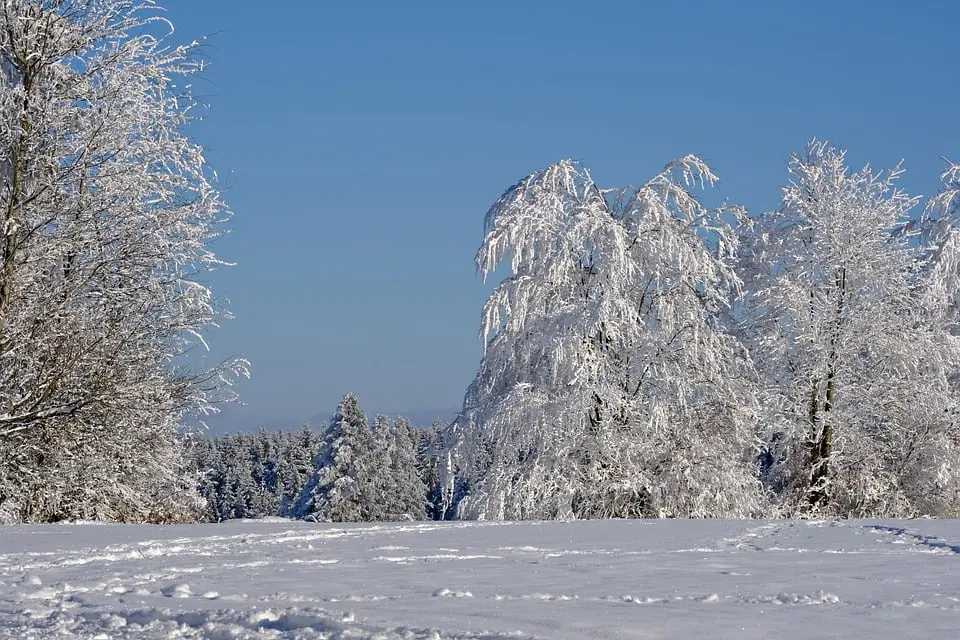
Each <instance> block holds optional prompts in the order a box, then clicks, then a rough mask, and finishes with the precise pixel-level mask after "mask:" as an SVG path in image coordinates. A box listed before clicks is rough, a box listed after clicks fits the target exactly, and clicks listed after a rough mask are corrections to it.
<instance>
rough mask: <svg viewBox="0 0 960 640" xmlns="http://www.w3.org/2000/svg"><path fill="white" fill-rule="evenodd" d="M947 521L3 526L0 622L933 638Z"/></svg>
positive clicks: (306, 632)
mask: <svg viewBox="0 0 960 640" xmlns="http://www.w3.org/2000/svg"><path fill="white" fill-rule="evenodd" d="M958 628H960V522H957V521H938V520H911V521H856V520H849V521H777V522H758V521H716V520H707V521H694V520H669V521H664V520H660V521H649V520H631V521H588V522H571V523H558V522H549V523H548V522H543V523H541V522H525V523H419V524H412V523H409V524H386V525H382V524H381V525H369V524H366V525H364V524H358V525H335V524H306V523H299V522H250V521H247V522H241V521H236V522H227V523H224V524H219V525H193V526H176V527H175V526H169V527H153V526H113V525H90V526H73V525H52V526H18V527H6V528H3V529H0V637H5V638H6V637H9V638H35V639H40V638H58V637H63V638H97V639H103V640H108V639H109V640H112V639H119V638H131V639H132V638H157V639H159V638H210V639H226V638H231V639H232V638H276V639H280V638H303V639H318V638H325V639H334V638H337V639H341V638H342V639H347V638H356V639H395V638H404V639H414V638H417V639H419V638H424V639H440V638H472V639H478V638H487V639H491V640H492V639H495V638H521V639H522V638H559V639H581V638H583V639H588V638H597V639H605V638H771V637H777V638H790V637H793V638H807V637H818V638H830V637H835V638H886V637H898V638H909V637H916V638H930V637H944V638H947V637H953V636H954V634H955V633H956V630H957V629H958Z"/></svg>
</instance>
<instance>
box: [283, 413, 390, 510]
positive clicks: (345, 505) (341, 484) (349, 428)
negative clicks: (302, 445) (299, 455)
mask: <svg viewBox="0 0 960 640" xmlns="http://www.w3.org/2000/svg"><path fill="white" fill-rule="evenodd" d="M372 440H373V438H372V435H371V432H370V427H369V425H368V424H367V418H366V415H365V414H364V413H363V410H362V409H361V408H360V404H359V402H358V401H357V397H356V396H354V395H353V394H347V395H345V396H344V397H343V400H342V401H341V402H340V406H339V407H338V408H337V412H336V414H335V415H334V416H333V419H332V420H331V423H330V427H329V429H328V430H327V434H326V438H325V440H324V443H323V445H322V447H321V449H320V452H319V454H318V455H317V458H316V460H315V462H314V467H315V469H316V472H315V474H314V477H313V478H312V479H311V480H310V482H308V483H307V485H306V486H305V487H304V489H303V492H302V493H301V497H300V500H299V504H298V506H297V509H296V514H297V516H298V517H300V518H305V519H310V520H329V521H333V522H358V521H360V520H362V519H363V516H364V513H363V510H362V506H363V496H362V494H361V484H360V482H358V480H360V481H362V480H363V478H359V479H358V477H357V476H358V471H359V469H360V465H361V462H360V459H361V456H363V455H364V452H366V451H369V450H370V448H371V446H372V444H373V443H372Z"/></svg>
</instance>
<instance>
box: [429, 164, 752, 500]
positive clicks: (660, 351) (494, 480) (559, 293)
mask: <svg viewBox="0 0 960 640" xmlns="http://www.w3.org/2000/svg"><path fill="white" fill-rule="evenodd" d="M715 179H716V177H715V176H714V174H713V173H712V172H711V170H710V169H709V168H708V167H707V166H706V165H705V164H704V163H703V162H702V161H700V160H699V159H698V158H696V157H694V156H687V157H684V158H681V159H678V160H676V161H674V162H671V163H669V164H668V165H667V166H666V167H665V168H664V170H663V171H662V172H660V173H658V174H657V175H656V176H654V178H652V179H651V180H649V181H648V182H646V183H645V184H643V185H642V186H640V187H639V188H633V187H630V188H625V189H616V190H601V189H600V188H599V187H598V186H597V185H596V184H595V183H594V181H593V179H592V177H591V176H590V173H589V171H587V169H585V168H584V167H582V166H581V165H579V164H577V163H575V162H571V161H562V162H559V163H557V164H555V165H552V166H550V167H548V168H546V169H544V170H542V171H537V172H535V173H533V174H531V175H530V176H528V177H527V178H525V179H524V180H522V181H521V182H520V183H518V184H517V185H515V186H513V187H511V188H510V189H508V190H507V191H506V192H505V193H504V194H503V195H502V196H501V197H500V199H499V200H497V202H496V203H495V204H494V205H493V207H492V208H491V209H490V211H489V212H488V213H487V216H486V224H485V228H486V235H485V238H484V241H483V243H482V245H481V247H480V250H479V251H478V253H477V267H478V270H479V271H480V272H481V273H482V274H483V275H484V276H487V275H489V274H491V273H492V272H494V270H495V269H497V267H498V265H500V263H501V262H502V261H504V260H506V259H507V258H508V256H509V264H510V271H511V274H510V275H509V276H508V277H507V278H505V279H504V280H503V281H502V282H501V283H500V284H499V285H498V286H497V287H496V288H495V290H494V291H493V293H492V294H491V295H490V298H489V299H488V301H487V303H486V305H485V306H484V309H483V314H482V334H483V337H484V340H485V354H484V358H483V361H482V363H481V366H480V371H479V372H478V374H477V377H476V379H475V380H474V382H473V383H472V384H471V386H470V388H469V389H468V391H467V394H466V397H465V400H464V410H463V412H462V414H461V415H460V417H459V418H458V419H457V421H455V423H454V424H453V425H452V426H451V427H450V428H449V429H448V430H447V432H446V433H445V434H444V438H445V439H446V440H447V442H448V443H449V445H450V451H451V453H452V456H453V457H452V459H451V464H450V465H449V467H452V468H453V469H455V470H456V472H457V473H458V475H459V477H460V479H461V481H465V482H467V483H468V484H469V491H470V495H469V496H468V498H467V499H465V500H464V501H463V502H462V503H461V505H460V515H461V517H475V518H488V519H504V518H511V519H512V518H569V517H577V518H588V517H613V516H628V517H629V516H651V515H653V516H656V515H661V516H665V515H677V516H681V515H689V516H743V515H750V514H754V513H757V511H758V510H759V509H760V508H761V501H760V499H759V496H760V493H759V489H758V483H757V481H756V473H755V470H754V468H753V465H752V463H751V462H750V459H751V457H752V455H753V454H752V447H753V433H754V432H753V429H754V425H755V423H754V420H755V416H756V414H757V409H756V402H755V398H754V396H753V393H752V386H751V380H750V378H749V374H750V370H749V367H747V366H746V365H745V361H746V358H745V357H744V354H743V353H742V351H741V350H740V348H739V347H738V343H737V341H736V340H734V339H733V338H731V336H729V335H727V334H725V333H724V332H722V331H720V330H719V328H718V326H717V321H716V319H717V317H718V316H719V313H720V312H721V311H722V310H724V309H725V308H726V307H727V306H728V305H729V302H730V299H731V296H733V295H734V294H735V293H736V291H737V288H738V284H739V282H738V279H737V277H736V275H735V273H734V271H733V269H732V268H731V266H730V258H731V255H732V252H733V250H734V249H735V247H736V235H735V233H734V229H733V228H732V227H731V226H730V224H728V222H727V220H726V218H725V216H727V215H729V214H737V213H738V210H736V209H732V208H731V209H718V210H708V209H707V208H705V207H704V206H703V205H702V204H701V203H700V202H699V201H698V200H697V198H696V197H695V196H694V195H693V194H691V193H690V191H688V187H690V186H694V185H697V186H703V184H704V183H712V182H714V180H715ZM448 471H449V469H448ZM445 486H446V487H447V489H449V490H447V491H445V493H446V495H447V496H448V497H450V496H451V495H455V492H456V485H455V480H454V479H452V478H450V477H449V474H448V477H447V479H446V484H445Z"/></svg>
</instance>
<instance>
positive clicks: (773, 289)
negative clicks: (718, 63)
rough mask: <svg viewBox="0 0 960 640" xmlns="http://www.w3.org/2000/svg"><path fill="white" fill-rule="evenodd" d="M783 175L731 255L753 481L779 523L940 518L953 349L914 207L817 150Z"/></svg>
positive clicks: (951, 476)
mask: <svg viewBox="0 0 960 640" xmlns="http://www.w3.org/2000/svg"><path fill="white" fill-rule="evenodd" d="M789 170H790V175H791V182H790V183H789V184H788V185H787V186H786V187H784V189H783V199H782V204H781V207H780V209H779V210H778V211H775V212H772V213H769V214H765V215H764V216H762V217H761V218H760V219H759V220H758V221H757V226H756V229H755V232H754V233H753V234H752V237H751V239H750V240H749V242H747V243H746V244H747V251H745V252H744V256H745V260H744V269H745V271H744V273H745V278H746V279H747V287H748V288H749V289H750V290H751V295H749V296H748V297H747V301H748V302H747V304H746V305H745V310H746V314H745V317H746V318H747V321H746V323H745V325H744V327H745V335H746V336H747V338H748V341H749V343H750V345H751V348H752V351H753V354H754V357H755V359H756V363H757V366H758V368H759V370H760V371H761V373H762V375H763V379H764V380H765V381H766V386H767V393H766V395H765V402H764V404H765V406H766V407H767V409H768V413H767V425H768V427H769V428H770V433H769V439H770V441H771V443H772V453H771V459H772V466H771V470H770V474H769V476H768V480H769V481H770V483H771V486H772V488H773V489H774V490H776V491H777V493H778V494H779V495H780V496H781V499H782V507H783V509H784V513H787V514H791V513H797V512H812V513H819V514H829V515H845V516H906V515H913V514H915V513H935V514H940V513H945V512H949V510H950V509H951V507H950V505H951V504H953V503H954V501H955V496H956V491H957V476H956V474H957V471H958V470H960V467H958V466H957V462H958V459H957V457H956V456H957V446H956V445H957V440H956V434H957V432H956V411H957V403H956V399H955V398H956V395H955V393H954V390H953V385H952V383H951V377H952V376H953V375H954V374H955V372H956V366H957V363H958V362H960V359H958V357H960V351H958V348H957V343H956V338H955V337H954V336H953V335H951V332H950V327H949V321H948V319H947V315H946V314H945V313H944V312H943V309H944V305H945V302H946V301H945V300H942V299H940V300H934V298H942V296H938V295H937V294H936V291H935V290H937V287H938V285H937V284H936V281H937V279H942V277H943V276H942V275H939V276H934V272H935V271H937V267H936V263H937V261H938V260H940V258H939V257H938V254H941V253H942V252H938V251H936V247H935V246H934V245H931V244H930V243H929V242H925V240H930V238H929V237H924V236H920V235H918V233H917V230H918V229H920V228H922V227H923V226H925V222H924V221H923V220H920V221H918V220H917V215H914V208H915V207H916V205H917V204H918V202H919V199H918V198H915V197H911V196H909V195H907V194H906V193H904V192H902V191H901V190H900V189H898V188H897V186H896V185H897V179H898V178H899V176H900V174H901V173H902V170H901V168H900V167H897V168H895V169H893V170H892V171H889V172H887V173H885V174H881V173H875V172H873V171H872V170H871V169H870V168H869V167H865V168H864V169H862V170H860V171H851V170H849V169H848V167H847V165H846V160H845V154H844V152H843V151H840V150H838V149H836V148H835V147H832V146H830V145H829V144H827V143H825V142H820V141H814V142H812V143H810V144H809V145H808V146H807V149H806V151H805V153H803V154H797V155H794V156H793V158H792V160H791V162H790V165H789ZM936 242H938V241H935V242H934V244H936ZM941 270H942V269H941ZM940 290H942V287H940Z"/></svg>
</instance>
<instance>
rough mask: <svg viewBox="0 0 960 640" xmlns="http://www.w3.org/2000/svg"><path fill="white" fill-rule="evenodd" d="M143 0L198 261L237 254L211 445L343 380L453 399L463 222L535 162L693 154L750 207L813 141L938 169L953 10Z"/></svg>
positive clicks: (626, 168)
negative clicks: (196, 104)
mask: <svg viewBox="0 0 960 640" xmlns="http://www.w3.org/2000/svg"><path fill="white" fill-rule="evenodd" d="M161 1H162V3H163V4H165V6H166V7H167V9H168V17H169V18H170V19H171V20H172V21H173V22H174V23H175V24H176V26H177V30H178V36H179V38H182V39H190V38H194V37H201V36H209V38H208V41H207V48H206V54H207V56H208V57H209V60H210V62H211V65H210V68H209V71H208V72H207V73H206V74H205V77H204V78H202V79H200V80H198V81H197V82H196V83H195V87H196V92H197V93H198V94H200V95H201V96H202V97H203V99H204V100H205V101H206V102H207V103H209V104H210V105H211V109H210V110H209V111H208V112H207V114H206V117H205V120H204V122H202V123H200V124H198V125H196V126H195V127H194V128H193V130H192V135H194V136H195V137H196V138H197V140H198V141H199V142H201V143H202V144H204V145H205V146H206V147H207V148H208V155H209V159H210V160H211V162H212V163H213V165H214V166H215V167H216V168H217V170H218V171H219V173H220V176H221V178H222V180H223V184H224V186H225V187H226V188H227V196H228V199H229V202H230V203H231V204H232V206H233V208H234V209H235V212H236V213H235V218H234V221H233V224H232V233H231V234H230V236H229V237H227V238H224V239H222V240H220V241H218V243H217V249H218V252H219V253H220V255H221V256H222V257H224V258H225V259H228V260H233V261H236V262H237V263H239V264H238V266H237V267H235V268H232V269H228V270H224V271H222V272H218V273H216V274H214V275H213V276H212V277H211V279H210V282H211V284H212V286H213V287H214V289H215V291H216V292H217V293H218V294H219V295H220V296H222V297H224V298H228V299H229V300H230V303H231V304H230V307H231V308H232V309H233V311H234V312H235V314H236V316H237V317H236V319H235V320H233V321H230V322H228V323H226V324H225V325H224V327H223V328H222V329H220V330H217V331H214V332H212V333H211V334H210V339H211V340H212V343H213V352H212V355H213V356H214V357H218V358H219V357H222V356H225V355H230V354H242V355H244V356H246V357H248V358H249V359H250V360H251V361H252V362H253V377H252V379H251V380H250V381H248V382H244V383H242V384H241V385H240V387H239V390H240V392H241V394H242V396H243V399H244V400H245V402H246V405H245V406H243V407H235V408H232V409H231V410H230V411H228V412H227V413H226V414H225V415H224V417H223V419H222V420H219V421H215V422H214V423H213V424H214V425H216V427H215V428H216V429H217V430H241V429H250V428H253V427H256V426H258V425H260V424H266V425H269V424H276V423H281V422H285V423H291V424H295V423H299V422H302V421H303V420H305V419H308V418H310V417H311V416H316V415H320V414H329V413H330V412H332V411H333V409H334V408H335V407H336V404H337V402H338V400H339V398H340V396H341V395H342V394H343V393H345V392H348V391H350V392H354V393H357V394H358V395H359V397H360V400H361V404H362V405H363V406H364V407H365V408H366V409H367V410H368V411H405V410H408V409H412V408H427V409H432V410H440V409H449V408H456V407H458V406H459V405H460V402H461V400H462V396H463V391H464V389H465V388H466V386H467V384H468V383H469V382H470V380H471V379H472V376H473V373H474V371H475V370H476V367H477V365H478V363H479V359H480V354H481V347H480V342H479V341H478V338H477V330H478V325H479V312H480V307H481V304H482V302H483V300H484V298H485V295H486V293H487V292H488V290H489V287H488V286H484V285H483V284H482V283H481V282H480V280H479V279H478V278H477V277H476V276H475V274H474V269H473V261H472V259H473V254H474V251H475V250H476V248H477V246H478V245H479V243H480V240H481V233H482V221H483V216H484V213H485V212H486V210H487V208H488V207H489V205H490V204H491V203H492V202H493V201H494V200H495V199H496V198H497V196H499V195H500V193H501V192H502V191H503V190H504V189H505V188H506V187H507V186H509V185H511V184H513V183H514V182H516V181H517V180H518V179H520V178H521V177H523V176H524V175H526V174H527V173H529V172H530V171H532V170H534V169H537V168H539V167H542V166H544V165H546V164H549V163H551V162H553V161H555V160H558V159H561V158H564V157H573V158H576V159H580V160H583V161H584V162H585V163H586V164H587V165H588V166H589V167H591V168H592V170H593V174H594V177H595V178H596V179H597V180H598V181H599V182H600V183H602V184H605V185H608V186H614V185H622V184H629V183H634V184H635V183H639V182H641V181H643V180H644V179H645V178H646V177H648V176H649V175H650V174H652V173H653V172H654V171H655V170H657V169H658V168H659V167H660V166H662V165H663V164H664V163H665V162H666V161H667V160H669V159H671V158H673V157H675V156H678V155H681V154H685V153H696V154H698V155H701V156H702V157H704V158H705V159H707V160H708V161H709V162H710V163H711V164H712V165H713V167H714V169H715V170H716V171H717V172H718V173H719V175H720V178H721V184H720V187H719V190H718V196H722V197H726V198H729V199H731V200H734V201H737V202H740V203H743V204H745V205H746V206H748V207H749V208H750V209H751V210H754V211H759V210H762V209H768V208H772V207H774V206H775V205H776V203H777V198H778V187H779V185H781V184H782V183H783V182H784V180H785V179H786V171H785V161H786V158H787V156H788V155H789V153H790V152H792V151H797V150H800V149H802V147H803V145H804V144H805V142H806V141H807V140H808V139H809V138H811V137H814V136H817V137H820V138H826V139H828V140H830V141H831V142H835V143H837V144H840V145H842V146H844V147H845V148H847V149H849V158H850V160H851V161H852V162H853V163H856V164H858V165H859V164H862V163H864V162H868V161H869V162H870V163H871V164H872V165H874V166H875V167H877V168H881V167H888V166H892V165H894V164H895V163H896V162H897V161H898V160H899V159H901V158H904V159H905V160H906V166H907V169H908V173H907V175H906V177H905V180H904V182H903V184H904V186H905V187H906V188H907V189H908V190H910V191H911V192H915V193H926V194H929V193H931V192H932V191H934V190H935V189H936V188H937V174H938V173H939V171H940V169H941V167H942V162H941V161H940V157H941V156H943V155H947V156H952V157H955V158H956V157H960V135H958V133H960V99H958V98H960V95H958V94H960V77H958V74H957V61H958V60H960V41H958V36H957V25H958V24H960V4H958V3H953V2H947V1H943V2H916V3H905V2H893V1H885V0H883V1H874V2H867V1H863V2H852V1H841V0H834V1H820V2H810V1H808V2H792V3H781V2H768V1H765V2H751V1H732V0H731V1H728V2H684V3H650V2H601V1H598V2H593V3H585V2H582V1H581V2H575V3H574V2H563V1H557V0H554V1H552V2H542V3H540V2H492V1H487V2H471V3H462V2H449V1H447V2H408V3H400V2H359V1H357V2H342V3H335V2H297V3H292V4H291V3H282V2H281V3H265V2H253V1H252V0H202V1H198V0H161ZM715 197H716V196H714V198H715Z"/></svg>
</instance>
